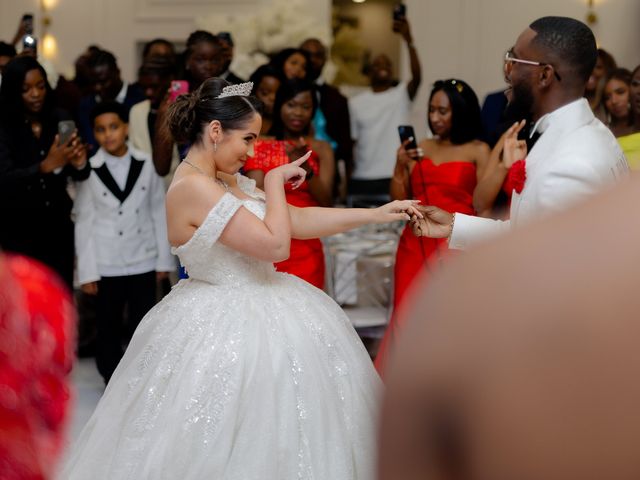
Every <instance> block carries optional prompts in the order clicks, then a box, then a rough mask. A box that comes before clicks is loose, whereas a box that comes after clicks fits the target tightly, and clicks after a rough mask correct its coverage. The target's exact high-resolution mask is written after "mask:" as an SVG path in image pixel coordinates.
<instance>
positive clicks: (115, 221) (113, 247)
mask: <svg viewBox="0 0 640 480" xmlns="http://www.w3.org/2000/svg"><path fill="white" fill-rule="evenodd" d="M129 153H130V154H131V157H132V158H131V168H130V172H129V177H128V179H127V186H126V188H125V190H124V192H122V191H121V190H120V189H119V188H118V187H117V185H116V184H115V181H114V182H113V184H111V185H110V187H109V186H107V185H105V183H104V182H103V180H101V178H100V174H101V173H102V174H104V171H105V170H106V165H105V160H106V159H105V154H104V150H103V149H102V148H101V149H100V150H98V152H97V153H96V154H95V155H94V156H93V157H92V158H91V159H90V160H89V161H90V162H91V168H92V171H91V175H90V176H89V178H88V179H87V180H86V181H84V182H78V183H77V194H76V199H75V202H74V207H73V211H74V215H75V243H76V256H77V262H78V264H77V270H78V281H79V283H80V284H81V285H82V284H85V283H88V282H93V281H97V280H100V273H99V272H100V266H101V265H104V266H108V267H111V268H113V267H116V268H122V269H123V270H126V268H127V267H129V266H132V265H135V264H139V263H141V262H145V261H149V260H151V259H155V269H156V271H157V272H170V271H173V270H175V268H176V262H175V259H174V257H173V256H172V255H171V250H170V246H169V241H168V238H167V220H166V210H165V203H164V202H165V198H164V197H165V189H164V184H163V181H162V179H161V178H160V177H159V176H158V174H157V173H156V171H155V169H154V166H153V161H152V160H151V157H150V156H149V155H148V154H146V153H144V152H142V151H140V150H136V149H134V148H131V147H129ZM103 178H104V175H103ZM108 183H109V182H108ZM118 197H120V198H118Z"/></svg>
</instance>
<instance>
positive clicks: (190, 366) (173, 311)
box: [59, 175, 382, 480]
mask: <svg viewBox="0 0 640 480" xmlns="http://www.w3.org/2000/svg"><path fill="white" fill-rule="evenodd" d="M237 178H238V182H239V186H240V188H241V189H242V190H243V191H244V192H245V193H247V194H248V195H250V196H251V197H252V199H250V200H247V199H239V198H237V197H235V196H234V195H232V194H231V193H229V192H227V193H225V194H224V195H223V197H222V198H221V199H220V201H219V202H218V203H217V204H216V205H215V206H214V207H213V209H212V210H211V212H210V213H209V214H208V216H207V218H206V219H205V221H204V222H203V223H202V225H201V226H200V227H199V228H198V229H197V230H196V232H195V233H194V235H193V237H192V238H191V239H190V240H189V241H188V242H187V243H186V244H184V245H182V246H180V247H178V248H176V249H174V252H175V253H176V254H177V255H178V256H179V257H180V260H181V261H182V263H183V265H185V267H186V269H187V271H188V273H189V277H190V278H189V279H187V280H182V281H180V282H179V283H178V284H177V285H176V286H175V287H174V288H173V290H172V291H171V293H169V295H167V296H166V297H165V298H164V299H163V300H162V301H161V302H160V303H159V304H158V305H156V306H155V307H154V308H153V309H152V310H151V311H150V312H149V313H148V314H147V315H146V317H145V318H144V319H143V320H142V322H141V324H140V326H139V327H138V329H137V331H136V333H135V335H134V336H133V339H132V341H131V343H130V344H129V347H128V348H127V351H126V353H125V355H124V357H123V359H122V361H121V362H120V364H119V366H118V368H117V369H116V371H115V373H114V375H113V377H112V378H111V381H110V382H109V385H108V386H107V389H106V391H105V392H104V395H103V397H102V399H101V400H100V403H99V404H98V406H97V408H96V410H95V412H94V414H93V416H92V417H91V419H90V420H89V422H88V424H87V425H86V427H85V428H84V430H83V432H82V434H81V435H80V437H79V438H78V440H77V441H76V443H75V445H74V447H73V448H72V450H71V454H70V456H69V458H68V461H67V463H66V465H65V466H64V468H63V471H62V472H61V474H60V476H59V478H60V479H64V480H107V479H108V480H124V479H132V480H133V479H135V480H143V479H153V480H165V479H166V480H204V479H243V480H246V479H261V480H262V479H274V480H275V479H277V480H281V479H316V480H328V479H331V480H342V479H371V478H374V470H375V443H376V426H377V418H378V410H379V401H380V396H381V393H382V384H381V381H380V379H379V377H378V376H377V374H376V372H375V370H374V368H373V366H372V364H371V361H370V359H369V356H368V354H367V352H366V350H365V348H364V347H363V345H362V343H361V341H360V339H359V338H358V336H357V334H356V333H355V331H354V329H353V328H352V326H351V324H350V323H349V320H348V318H347V317H346V316H345V314H344V313H343V312H342V310H341V309H340V307H339V306H338V305H337V304H336V303H335V302H334V301H333V300H331V298H329V297H328V296H327V295H326V294H325V293H324V292H322V291H320V290H318V289H316V288H315V287H313V286H311V285H309V284H308V283H306V282H304V281H303V280H300V279H299V278H297V277H294V276H292V275H287V274H283V273H278V272H276V271H275V270H274V267H273V265H272V264H271V263H267V262H262V261H259V260H256V259H254V258H251V257H248V256H245V255H242V254H240V253H238V252H236V251H234V250H231V249H229V248H227V247H225V246H224V245H222V244H221V243H219V242H218V241H217V240H218V238H219V236H220V234H221V232H222V231H223V229H224V228H225V225H226V224H227V222H228V221H229V220H230V219H231V218H232V216H233V215H234V214H235V213H236V211H237V210H238V209H239V208H240V207H244V208H246V209H248V210H249V211H251V212H252V213H253V214H255V215H256V216H258V217H260V218H264V214H265V203H264V201H263V198H261V195H260V194H261V192H259V191H256V190H255V183H253V181H252V180H249V179H247V178H245V177H242V176H240V175H237Z"/></svg>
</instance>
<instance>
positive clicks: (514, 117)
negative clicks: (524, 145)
mask: <svg viewBox="0 0 640 480" xmlns="http://www.w3.org/2000/svg"><path fill="white" fill-rule="evenodd" d="M511 88H512V90H511V101H510V102H509V103H508V104H507V108H506V109H505V111H504V114H503V118H504V120H505V123H506V124H507V125H513V124H514V123H516V122H520V121H521V120H526V121H527V125H529V124H530V123H531V117H532V113H531V112H532V110H533V95H532V94H531V90H530V88H529V86H528V85H525V84H519V85H512V86H511ZM523 130H527V129H526V128H525V129H523Z"/></svg>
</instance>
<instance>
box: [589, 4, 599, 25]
mask: <svg viewBox="0 0 640 480" xmlns="http://www.w3.org/2000/svg"><path fill="white" fill-rule="evenodd" d="M594 3H595V2H594V0H589V1H588V5H589V10H587V25H590V26H593V25H595V24H596V23H598V15H596V11H595V8H594Z"/></svg>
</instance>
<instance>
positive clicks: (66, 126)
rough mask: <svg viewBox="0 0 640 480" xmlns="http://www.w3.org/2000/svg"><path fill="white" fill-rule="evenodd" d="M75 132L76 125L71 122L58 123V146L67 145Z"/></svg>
mask: <svg viewBox="0 0 640 480" xmlns="http://www.w3.org/2000/svg"><path fill="white" fill-rule="evenodd" d="M75 130H76V124H75V123H74V122H73V120H63V121H61V122H58V145H64V144H65V143H67V142H68V141H69V139H70V138H71V135H73V132H74V131H75Z"/></svg>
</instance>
